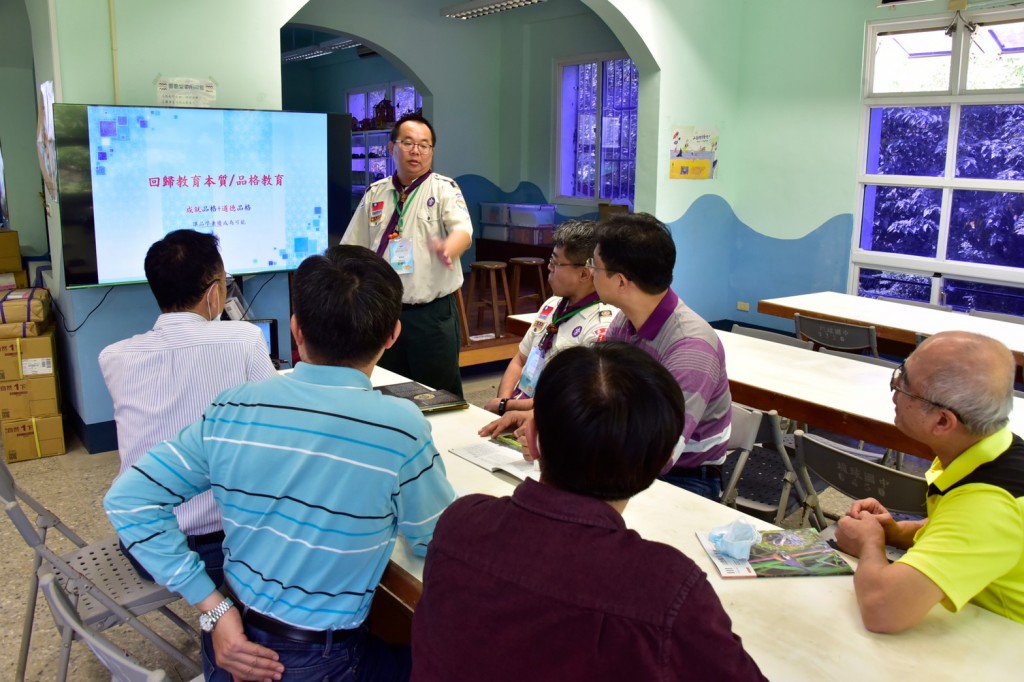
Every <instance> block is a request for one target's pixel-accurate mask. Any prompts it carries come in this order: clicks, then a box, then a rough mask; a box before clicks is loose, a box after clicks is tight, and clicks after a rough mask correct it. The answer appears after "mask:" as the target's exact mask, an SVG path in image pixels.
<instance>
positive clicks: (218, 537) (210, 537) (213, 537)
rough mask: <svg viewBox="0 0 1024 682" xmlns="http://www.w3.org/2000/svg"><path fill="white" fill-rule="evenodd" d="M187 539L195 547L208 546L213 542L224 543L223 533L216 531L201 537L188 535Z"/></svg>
mask: <svg viewBox="0 0 1024 682" xmlns="http://www.w3.org/2000/svg"><path fill="white" fill-rule="evenodd" d="M188 539H189V540H191V541H192V542H194V543H195V544H197V545H209V544H212V543H214V542H224V531H222V530H217V531H214V532H212V533H204V534H203V535H189V536H188Z"/></svg>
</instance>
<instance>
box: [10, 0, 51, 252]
mask: <svg viewBox="0 0 1024 682" xmlns="http://www.w3.org/2000/svg"><path fill="white" fill-rule="evenodd" d="M35 102H36V89H35V82H34V80H33V78H32V41H31V33H30V30H29V19H28V13H27V12H26V10H25V5H24V3H23V2H21V1H20V0H17V1H10V2H6V1H5V2H2V3H0V151H2V152H3V160H4V187H5V189H6V191H7V208H8V217H9V218H10V219H11V228H12V229H15V230H17V231H18V239H19V240H20V242H21V248H22V252H23V253H25V254H28V255H39V254H43V253H46V249H47V247H46V216H45V214H44V212H43V204H42V202H41V201H40V199H39V192H40V190H42V183H41V179H40V177H39V156H38V154H37V152H36V104H35Z"/></svg>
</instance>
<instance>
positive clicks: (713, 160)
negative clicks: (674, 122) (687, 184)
mask: <svg viewBox="0 0 1024 682" xmlns="http://www.w3.org/2000/svg"><path fill="white" fill-rule="evenodd" d="M717 168H718V129H717V128H700V127H697V126H676V127H675V128H674V129H673V130H672V144H671V146H670V147H669V171H668V177H669V179H670V180H710V179H712V178H714V177H715V171H716V170H717Z"/></svg>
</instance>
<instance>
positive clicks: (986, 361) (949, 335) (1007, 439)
mask: <svg viewBox="0 0 1024 682" xmlns="http://www.w3.org/2000/svg"><path fill="white" fill-rule="evenodd" d="M1015 371H1016V365H1015V363H1014V359H1013V355H1012V354H1011V353H1010V351H1009V350H1008V349H1007V348H1006V346H1004V345H1003V344H1001V343H999V342H998V341H996V340H995V339H991V338H988V337H987V336H981V335H980V334H970V333H968V332H944V333H941V334H936V335H935V336H932V337H930V338H929V339H928V340H926V341H925V342H924V343H922V344H921V345H920V346H919V347H918V349H917V350H916V351H914V353H913V355H911V356H910V357H909V358H907V361H906V362H905V363H904V364H903V365H902V366H901V367H900V368H899V369H897V370H896V371H895V372H894V373H893V376H892V381H891V383H890V385H889V388H890V389H891V390H892V391H893V403H894V404H895V405H896V422H895V423H896V426H897V428H899V429H900V431H902V432H903V433H905V434H907V435H908V436H910V437H911V438H914V439H915V440H918V441H920V442H921V443H924V444H925V445H927V446H928V447H929V448H931V450H932V451H933V452H934V453H935V461H934V462H932V466H931V469H929V471H928V472H927V474H926V475H925V477H926V479H927V480H928V484H929V485H928V518H927V519H924V520H922V521H899V522H897V521H894V520H893V518H892V516H891V515H890V514H889V512H888V511H886V509H885V507H883V506H882V505H881V504H880V503H879V502H878V501H877V500H874V499H867V500H858V501H857V502H855V503H854V504H853V507H852V508H851V509H850V511H849V513H848V514H847V516H845V517H844V518H842V519H840V520H839V527H838V529H837V531H836V540H837V541H838V543H839V546H840V547H841V548H842V549H843V550H845V551H847V552H849V553H850V554H853V555H854V556H857V557H859V558H860V562H859V565H858V566H857V572H856V575H855V576H854V580H853V584H854V588H855V589H856V592H857V603H858V604H859V606H860V612H861V617H862V618H863V620H864V626H865V627H867V629H868V630H872V631H874V632H900V631H902V630H905V629H907V628H909V627H912V626H913V625H915V624H916V623H917V622H918V621H920V620H921V619H922V618H924V617H925V615H926V614H927V613H928V611H930V610H931V608H932V607H933V606H935V604H937V603H941V604H942V605H943V606H944V607H946V608H947V609H949V610H951V611H959V610H960V609H961V608H962V607H963V606H964V604H966V603H967V602H972V603H974V604H976V605H978V606H980V607H982V608H986V609H988V610H990V611H994V612H995V613H998V614H1000V615H1002V616H1006V617H1007V618H1010V619H1012V620H1015V621H1018V622H1021V623H1024V440H1021V438H1020V437H1019V436H1016V435H1014V434H1012V433H1011V432H1010V429H1009V427H1008V426H1007V423H1008V421H1009V419H1008V417H1009V414H1010V410H1011V409H1012V408H1013V378H1014V374H1015ZM885 544H889V545H892V546H894V547H901V548H905V549H906V550H907V553H906V554H905V555H904V556H903V557H902V558H901V559H899V560H898V561H897V562H896V563H893V564H889V563H888V561H887V560H886V557H885V547H884V545H885Z"/></svg>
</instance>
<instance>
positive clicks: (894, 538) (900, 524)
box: [840, 497, 928, 556]
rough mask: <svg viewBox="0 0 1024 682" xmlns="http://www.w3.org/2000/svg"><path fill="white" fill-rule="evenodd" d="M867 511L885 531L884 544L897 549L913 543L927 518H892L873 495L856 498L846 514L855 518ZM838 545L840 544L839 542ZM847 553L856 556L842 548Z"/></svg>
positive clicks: (905, 547) (907, 546) (906, 547)
mask: <svg viewBox="0 0 1024 682" xmlns="http://www.w3.org/2000/svg"><path fill="white" fill-rule="evenodd" d="M865 511H866V512H868V513H869V514H871V515H872V516H874V517H875V518H876V519H877V520H878V522H879V523H880V524H881V525H882V530H883V531H885V544H887V545H890V546H892V547H897V548H899V549H908V548H909V547H910V546H911V545H913V544H914V536H915V535H917V532H918V531H919V530H921V529H922V528H923V527H924V525H925V524H926V523H928V519H920V520H917V521H896V520H895V519H893V518H892V515H891V514H890V513H889V510H888V509H886V508H885V507H884V506H883V505H882V503H881V502H879V501H878V500H876V499H875V498H873V497H869V498H867V499H863V500H857V501H855V502H854V503H853V505H852V506H851V507H850V511H848V512H846V515H847V516H849V517H852V518H855V519H858V518H860V514H861V512H865ZM840 547H842V545H841V544H840ZM843 551H845V552H846V553H847V554H852V555H853V556H857V554H855V553H854V552H852V551H849V550H847V549H846V548H845V547H844V548H843Z"/></svg>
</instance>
